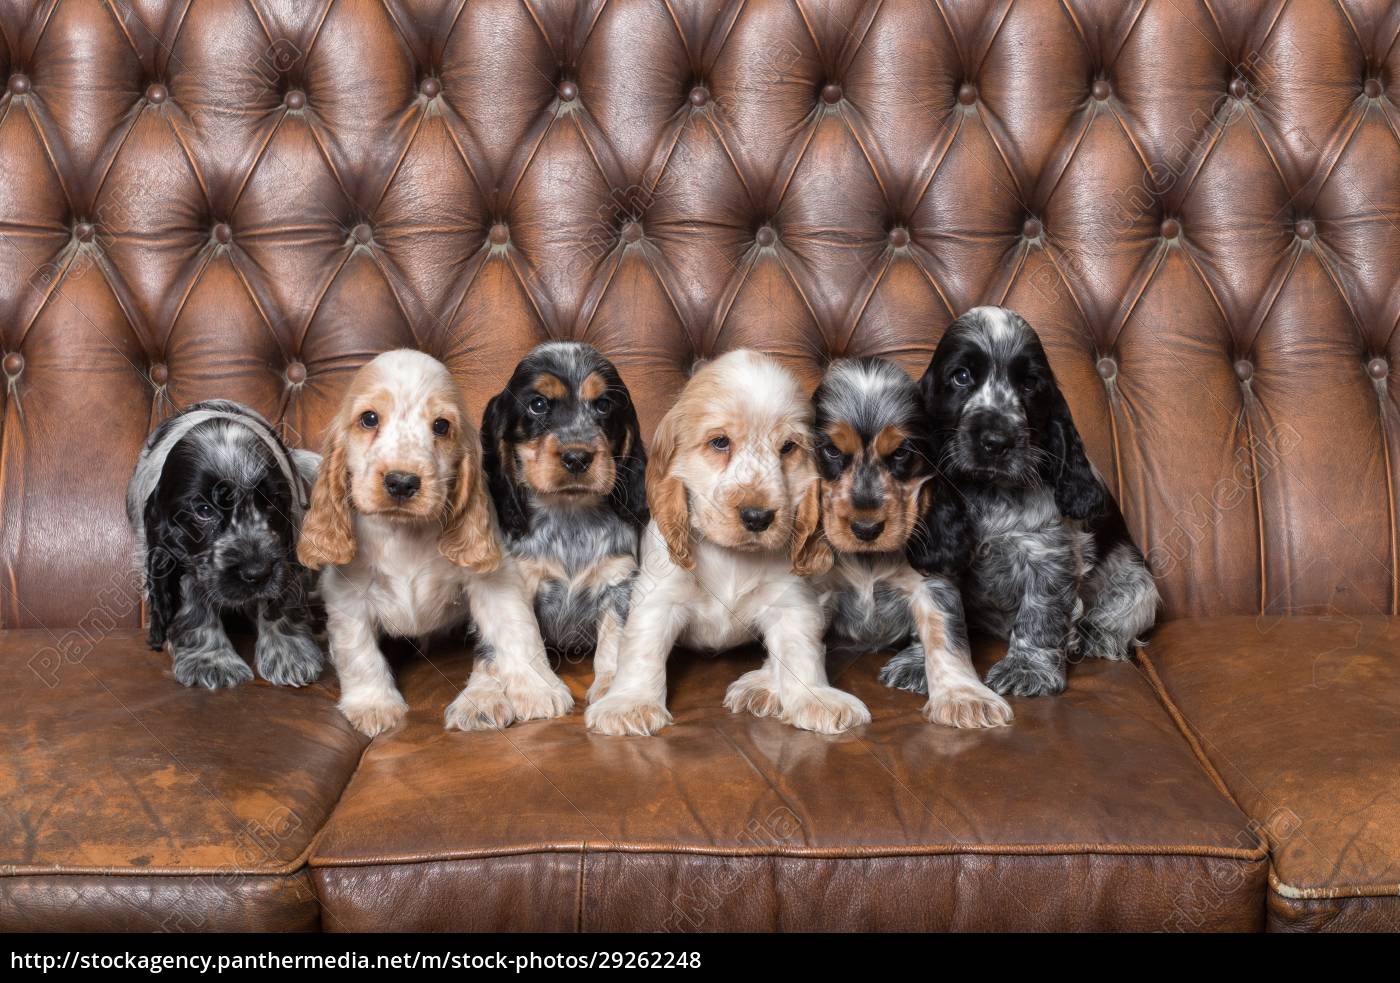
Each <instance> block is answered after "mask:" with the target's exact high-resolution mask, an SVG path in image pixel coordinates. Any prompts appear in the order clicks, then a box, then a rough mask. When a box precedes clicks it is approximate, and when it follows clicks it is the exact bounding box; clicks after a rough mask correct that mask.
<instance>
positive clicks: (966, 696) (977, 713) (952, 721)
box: [924, 684, 1013, 728]
mask: <svg viewBox="0 0 1400 983" xmlns="http://www.w3.org/2000/svg"><path fill="white" fill-rule="evenodd" d="M924 716H925V717H927V718H928V719H929V720H930V721H931V722H932V723H935V724H942V725H943V726H944V727H966V728H970V727H1005V726H1006V725H1007V724H1009V723H1011V718H1012V716H1013V714H1012V712H1011V704H1009V703H1007V702H1006V701H1005V700H1003V699H1002V698H1001V697H1000V696H998V695H997V694H996V693H993V692H992V691H991V690H990V689H988V688H987V687H985V686H982V685H980V684H979V685H976V686H973V685H970V684H959V685H955V686H943V687H939V688H938V689H937V691H936V692H934V693H932V694H930V695H929V698H928V702H927V703H925V704H924Z"/></svg>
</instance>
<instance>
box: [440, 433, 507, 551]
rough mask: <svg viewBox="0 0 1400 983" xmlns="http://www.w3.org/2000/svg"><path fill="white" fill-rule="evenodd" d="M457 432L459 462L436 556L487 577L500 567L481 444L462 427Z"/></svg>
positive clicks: (499, 547)
mask: <svg viewBox="0 0 1400 983" xmlns="http://www.w3.org/2000/svg"><path fill="white" fill-rule="evenodd" d="M460 431H461V438H460V439H461V441H462V461H461V463H460V464H458V465H457V480H456V483H455V484H454V486H453V489H452V498H451V499H450V500H449V502H448V513H447V518H446V521H445V522H444V523H443V528H442V535H441V536H439V537H438V552H439V553H441V554H442V555H443V556H445V557H447V558H448V559H449V560H451V561H452V562H453V563H455V564H457V565H458V566H459V567H468V568H470V569H472V570H475V571H476V572H477V573H490V572H491V571H492V570H495V569H496V568H497V567H498V566H500V565H501V540H500V535H499V534H498V533H497V532H496V517H495V514H494V509H493V508H492V507H491V495H490V493H489V492H488V491H487V490H486V476H485V473H484V472H483V471H482V469H481V443H480V440H479V439H478V438H477V435H476V431H475V430H474V429H472V428H471V427H468V426H466V425H463V426H462V427H461V428H460Z"/></svg>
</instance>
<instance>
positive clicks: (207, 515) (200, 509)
mask: <svg viewBox="0 0 1400 983" xmlns="http://www.w3.org/2000/svg"><path fill="white" fill-rule="evenodd" d="M194 514H195V517H196V518H198V519H201V520H203V521H205V522H208V521H209V520H210V519H212V518H214V506H212V505H210V504H209V503H208V502H200V503H199V504H198V505H196V506H195V507H194Z"/></svg>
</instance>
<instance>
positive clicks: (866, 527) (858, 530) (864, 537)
mask: <svg viewBox="0 0 1400 983" xmlns="http://www.w3.org/2000/svg"><path fill="white" fill-rule="evenodd" d="M884 531H885V523H884V520H883V519H882V520H881V521H879V522H861V521H860V520H859V519H853V520H851V535H853V536H855V537H856V539H859V540H860V541H861V542H862V543H869V542H873V541H875V540H877V539H879V538H880V533H882V532H884Z"/></svg>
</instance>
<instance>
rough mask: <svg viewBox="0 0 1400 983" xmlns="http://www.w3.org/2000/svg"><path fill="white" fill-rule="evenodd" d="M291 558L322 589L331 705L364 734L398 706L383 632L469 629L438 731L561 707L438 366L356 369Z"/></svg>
mask: <svg viewBox="0 0 1400 983" xmlns="http://www.w3.org/2000/svg"><path fill="white" fill-rule="evenodd" d="M324 452H325V462H324V464H323V465H322V468H321V472H320V475H319V477H318V478H317V480H316V487H315V489H314V490H313V491H312V493H311V510H310V511H309V512H308V513H307V516H306V521H305V523H304V524H303V526H302V531H301V538H300V540H299V541H298V543H297V556H298V557H299V558H300V560H301V562H302V563H304V564H305V565H306V566H308V567H310V568H312V569H313V570H320V569H322V568H324V571H323V573H322V574H321V592H322V595H323V596H324V598H325V603H326V631H327V634H328V635H329V636H330V650H331V662H332V663H333V664H334V665H335V668H336V671H337V672H338V673H339V674H340V690H341V696H340V709H341V712H342V713H344V714H345V716H346V717H347V718H348V719H349V720H350V722H351V723H352V724H354V725H355V728H356V729H357V730H359V731H361V732H362V733H364V734H368V735H369V736H371V737H372V736H374V735H375V734H378V733H380V732H382V731H385V730H388V729H389V728H390V727H393V726H394V725H395V724H397V723H399V721H401V720H402V719H403V717H404V714H405V713H407V711H408V705H407V704H406V703H405V702H404V699H403V697H402V696H400V695H399V691H398V689H397V688H396V687H395V685H394V677H393V673H392V672H391V671H390V668H389V663H388V662H387V661H386V660H385V658H384V655H383V653H382V652H380V650H379V642H378V638H379V635H380V633H381V632H382V633H384V634H387V635H392V636H395V637H400V638H407V637H417V636H421V635H428V634H430V633H432V632H434V631H438V630H440V629H444V628H449V627H452V626H454V625H457V624H461V623H463V622H465V621H466V620H467V618H468V616H469V614H470V615H472V616H473V617H472V621H473V622H474V624H475V628H476V632H477V636H478V642H477V654H476V664H475V666H474V668H473V671H472V676H471V681H470V682H469V683H468V684H467V688H466V689H465V690H463V691H462V693H461V694H460V695H459V696H458V697H457V699H455V700H454V701H453V702H452V704H451V705H450V706H449V707H448V708H447V715H446V725H447V726H448V727H449V728H452V727H455V728H460V729H462V730H473V729H481V728H493V727H505V726H507V725H509V724H510V723H511V722H512V721H513V720H531V719H536V718H540V717H555V716H559V715H560V714H563V713H567V712H568V710H569V708H570V707H571V706H572V705H573V697H572V696H571V694H570V693H569V690H568V687H566V686H565V685H564V684H563V683H562V682H560V680H559V679H558V677H556V676H555V675H554V672H553V671H552V670H551V669H550V667H549V662H548V660H547V659H546V657H545V650H544V642H543V641H542V640H541V638H540V630H539V627H538V625H537V624H536V623H535V616H534V613H533V611H531V609H530V599H529V597H528V596H527V594H526V591H525V586H524V583H523V581H522V579H521V577H520V574H519V571H518V570H517V569H516V568H515V566H514V564H513V563H512V562H509V561H507V560H505V559H503V557H502V550H501V543H500V538H499V534H498V532H497V530H496V521H495V516H494V514H493V511H492V507H491V499H490V496H489V495H488V494H487V491H486V483H485V479H484V477H483V475H482V471H481V443H480V440H479V439H478V438H477V433H476V430H475V429H474V428H473V427H472V425H471V423H470V422H468V419H467V412H466V408H465V406H464V405H463V403H462V396H461V392H460V390H459V389H458V388H457V384H456V383H455V382H454V381H453V379H452V376H451V374H450V373H449V372H448V370H447V367H446V366H445V365H443V364H442V363H441V362H439V361H437V360H436V359H434V358H432V357H430V356H428V355H424V354H423V353H421V352H416V351H410V350H406V349H404V350H399V351H392V352H385V353H384V354H383V355H380V356H379V357H378V358H375V359H374V360H373V361H371V362H369V363H368V364H366V365H365V366H364V367H362V368H361V369H360V370H359V372H357V373H356V374H355V377H354V379H353V380H351V383H350V389H349V392H347V393H346V395H345V399H344V402H343V403H342V404H341V407H340V412H339V413H338V414H337V416H336V419H335V421H334V422H333V423H332V425H331V429H330V432H329V435H328V437H327V439H326V446H325V448H324Z"/></svg>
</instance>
